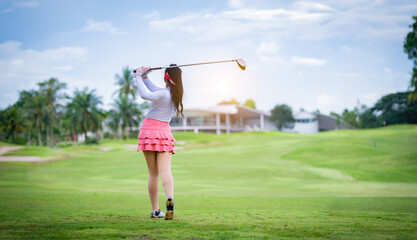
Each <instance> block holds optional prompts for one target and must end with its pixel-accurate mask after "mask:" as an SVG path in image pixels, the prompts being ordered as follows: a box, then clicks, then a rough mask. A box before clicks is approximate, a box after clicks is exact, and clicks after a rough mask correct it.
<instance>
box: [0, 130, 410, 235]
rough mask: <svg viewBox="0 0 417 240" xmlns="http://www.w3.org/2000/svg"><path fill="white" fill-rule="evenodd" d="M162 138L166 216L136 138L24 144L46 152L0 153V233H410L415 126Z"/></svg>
mask: <svg viewBox="0 0 417 240" xmlns="http://www.w3.org/2000/svg"><path fill="white" fill-rule="evenodd" d="M174 137H175V138H176V139H177V140H184V141H186V144H185V145H184V149H183V150H177V151H176V154H175V155H174V156H173V159H172V173H173V176H174V185H175V189H174V199H175V207H176V208H175V219H174V220H173V221H165V220H164V219H151V218H150V210H151V204H150V201H149V196H148V192H147V178H148V172H147V167H146V161H145V159H144V157H143V154H142V153H137V152H136V147H135V145H136V144H137V140H136V139H133V140H129V141H122V142H120V141H109V140H106V141H103V142H102V143H101V144H100V145H99V146H78V147H77V146H74V147H68V148H64V149H58V150H57V149H48V148H46V147H43V148H36V147H24V148H23V149H19V150H16V151H15V152H12V153H9V155H32V156H40V157H55V158H56V159H58V160H56V161H47V162H44V163H21V162H19V163H6V162H0V239H15V238H28V239H48V238H49V239H57V238H60V239H80V238H89V239H95V238H127V239H161V238H177V239H178V238H179V239H233V238H234V239H245V238H246V239H417V125H400V126H392V127H386V128H381V129H374V130H353V131H352V130H343V131H335V132H326V133H320V134H315V135H298V134H288V133H279V132H248V133H237V134H229V135H226V134H222V135H214V134H202V133H200V134H194V133H176V134H174ZM0 145H1V144H0ZM374 145H375V147H374ZM103 147H105V148H107V149H106V150H108V149H110V148H111V149H110V150H108V151H103V150H102V149H100V148H103ZM159 193H160V198H159V199H160V204H159V205H160V208H161V209H163V211H164V212H165V209H164V199H165V195H164V190H163V186H162V183H160V186H159Z"/></svg>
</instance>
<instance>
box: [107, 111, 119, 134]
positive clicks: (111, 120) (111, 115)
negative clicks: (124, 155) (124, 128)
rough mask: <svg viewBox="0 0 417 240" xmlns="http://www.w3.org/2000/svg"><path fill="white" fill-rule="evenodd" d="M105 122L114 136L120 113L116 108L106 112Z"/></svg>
mask: <svg viewBox="0 0 417 240" xmlns="http://www.w3.org/2000/svg"><path fill="white" fill-rule="evenodd" d="M106 122H107V126H109V128H110V129H111V130H112V132H113V136H114V138H116V137H117V135H118V132H119V128H120V113H119V112H118V111H117V110H114V109H111V110H110V111H108V112H107V118H106ZM120 139H121V137H120Z"/></svg>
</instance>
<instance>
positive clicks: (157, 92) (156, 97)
mask: <svg viewBox="0 0 417 240" xmlns="http://www.w3.org/2000/svg"><path fill="white" fill-rule="evenodd" d="M135 79H136V84H137V86H138V91H139V95H140V96H141V98H142V99H145V100H148V101H151V103H150V104H149V111H148V113H147V114H146V117H147V118H152V119H156V120H159V121H164V122H170V121H171V119H172V116H173V114H174V113H175V105H174V103H173V102H172V101H171V92H170V90H169V87H167V88H160V87H158V86H156V85H155V84H153V83H152V82H151V80H149V77H147V78H145V79H142V77H140V76H135Z"/></svg>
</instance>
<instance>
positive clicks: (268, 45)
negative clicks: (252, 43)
mask: <svg viewBox="0 0 417 240" xmlns="http://www.w3.org/2000/svg"><path fill="white" fill-rule="evenodd" d="M277 51H278V46H277V44H276V43H275V42H273V41H262V42H261V44H259V47H258V49H257V50H256V52H257V53H258V54H260V55H269V54H274V53H276V52H277Z"/></svg>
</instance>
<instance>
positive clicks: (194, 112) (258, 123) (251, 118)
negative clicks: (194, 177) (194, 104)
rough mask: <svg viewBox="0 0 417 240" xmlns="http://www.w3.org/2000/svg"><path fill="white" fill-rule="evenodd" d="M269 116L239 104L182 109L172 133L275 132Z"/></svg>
mask: <svg viewBox="0 0 417 240" xmlns="http://www.w3.org/2000/svg"><path fill="white" fill-rule="evenodd" d="M269 117H270V114H268V113H264V112H262V111H259V110H256V109H253V108H249V107H246V106H243V105H239V104H227V105H216V106H213V107H208V108H193V109H184V118H182V117H181V116H179V117H178V118H177V117H176V116H174V117H173V118H172V120H171V123H170V125H171V130H172V131H194V132H195V133H198V132H213V133H217V134H220V133H230V132H243V131H271V130H276V127H275V125H274V124H273V123H271V122H270V121H269Z"/></svg>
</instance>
